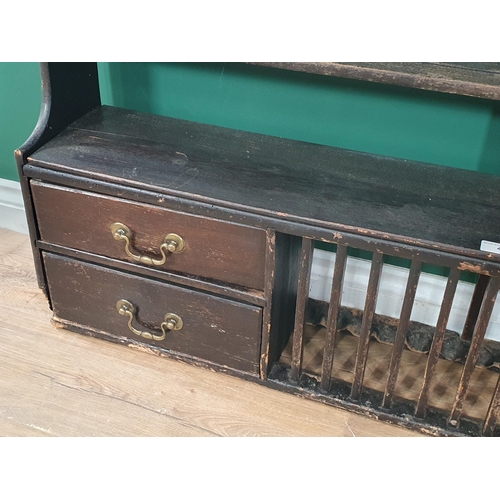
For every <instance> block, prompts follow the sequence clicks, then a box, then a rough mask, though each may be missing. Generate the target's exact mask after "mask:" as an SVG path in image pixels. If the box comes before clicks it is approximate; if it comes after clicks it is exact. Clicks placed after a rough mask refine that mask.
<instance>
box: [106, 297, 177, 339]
mask: <svg viewBox="0 0 500 500" xmlns="http://www.w3.org/2000/svg"><path fill="white" fill-rule="evenodd" d="M116 309H117V311H118V312H119V313H120V314H121V315H122V316H128V327H129V329H130V331H131V332H133V333H135V334H136V335H139V337H142V338H145V339H149V340H163V339H164V338H165V337H166V335H167V331H171V330H180V329H181V328H182V326H183V324H184V323H183V321H182V319H181V317H180V316H177V314H174V313H168V314H166V315H165V320H164V321H163V323H161V325H160V328H161V331H162V332H163V335H154V334H152V333H149V332H143V331H141V330H137V328H134V326H133V325H132V321H133V320H134V315H135V313H136V310H137V309H136V307H135V306H134V305H133V304H132V303H131V302H129V301H128V300H125V299H121V300H119V301H118V302H117V303H116Z"/></svg>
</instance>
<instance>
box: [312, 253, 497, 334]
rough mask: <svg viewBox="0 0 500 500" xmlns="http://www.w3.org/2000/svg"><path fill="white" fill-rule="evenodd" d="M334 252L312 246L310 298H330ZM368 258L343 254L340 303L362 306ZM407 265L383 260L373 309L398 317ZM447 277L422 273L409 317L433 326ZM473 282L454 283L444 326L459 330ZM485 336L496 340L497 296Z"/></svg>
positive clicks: (465, 314) (366, 282) (406, 275)
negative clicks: (455, 287) (449, 309)
mask: <svg viewBox="0 0 500 500" xmlns="http://www.w3.org/2000/svg"><path fill="white" fill-rule="evenodd" d="M334 264H335V253H332V252H326V251H324V250H314V255H313V265H312V272H311V287H310V291H309V296H310V297H312V298H313V299H318V300H324V301H326V302H328V301H329V300H330V293H331V287H332V277H333V266H334ZM370 266H371V263H370V261H367V260H364V259H357V258H354V257H348V258H347V264H346V271H345V277H344V288H343V291H342V299H341V302H342V305H344V306H346V307H355V308H357V309H363V308H364V303H365V297H366V289H367V287H368V277H369V274H370ZM408 273H409V271H408V269H404V268H401V267H397V266H392V265H389V264H384V266H383V268H382V274H381V277H380V286H379V292H378V296H377V305H376V308H375V312H377V313H378V314H384V315H386V316H391V317H393V318H398V317H399V313H400V312H401V307H402V305H403V297H404V292H405V288H406V281H407V279H408ZM446 282H447V278H444V277H442V276H435V275H433V274H427V273H422V274H421V276H420V280H419V282H418V287H417V292H416V295H415V303H414V305H413V310H412V314H411V319H412V320H413V321H419V322H420V323H424V324H426V325H432V326H435V325H436V322H437V319H438V315H439V309H440V307H441V301H442V299H443V295H444V289H445V287H446ZM473 291H474V285H473V284H471V283H465V282H463V281H460V282H459V283H458V286H457V291H456V293H455V298H454V300H453V307H452V309H451V313H450V318H449V321H448V329H449V330H453V331H455V332H459V333H461V332H462V330H463V327H464V324H465V318H466V316H467V312H468V310H469V304H470V301H471V298H472V293H473ZM486 338H489V339H492V340H497V341H500V300H497V302H496V304H495V307H494V309H493V314H492V315H491V320H490V324H489V326H488V330H487V331H486Z"/></svg>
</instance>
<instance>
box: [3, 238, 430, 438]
mask: <svg viewBox="0 0 500 500" xmlns="http://www.w3.org/2000/svg"><path fill="white" fill-rule="evenodd" d="M50 318H51V312H50V310H49V307H48V304H47V301H46V299H45V297H44V296H43V294H42V292H41V291H40V290H39V289H38V287H37V283H36V276H35V271H34V267H33V263H32V255H31V249H30V246H29V240H28V237H27V236H26V235H23V234H19V233H15V232H12V231H9V230H6V229H0V436H186V437H187V436H198V437H203V436H291V437H293V436H420V434H419V433H417V432H413V431H409V430H406V429H402V428H399V427H396V426H393V425H390V424H386V423H382V422H378V421H376V420H372V419H369V418H365V417H362V416H359V415H354V414H351V413H348V412H346V411H343V410H339V409H336V408H331V407H329V406H325V405H323V404H321V403H317V402H313V401H307V400H303V399H301V398H298V397H296V396H292V395H289V394H285V393H281V392H279V391H276V390H272V389H268V388H266V387H262V386H260V385H257V384H254V383H252V382H247V381H243V380H240V379H238V378H235V377H232V376H229V375H224V374H221V373H214V372H212V371H210V370H205V369H201V368H196V367H194V366H190V365H188V364H186V363H183V362H180V361H174V360H169V359H165V358H160V357H157V356H153V355H151V354H148V353H144V352H140V351H137V350H134V349H127V348H126V347H124V346H120V345H116V344H113V343H110V342H105V341H102V340H98V339H95V338H91V337H86V336H84V335H79V334H77V333H72V332H68V331H65V330H61V329H58V328H56V327H55V326H54V325H53V324H52V323H51V322H50Z"/></svg>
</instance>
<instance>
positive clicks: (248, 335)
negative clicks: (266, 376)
mask: <svg viewBox="0 0 500 500" xmlns="http://www.w3.org/2000/svg"><path fill="white" fill-rule="evenodd" d="M43 260H44V263H45V267H46V270H47V277H48V283H49V292H50V297H51V300H52V308H53V311H54V315H55V316H57V318H60V319H62V320H66V321H69V322H72V323H76V324H79V325H82V326H88V327H89V328H92V329H95V330H98V331H103V332H106V333H110V334H112V335H115V336H118V337H125V338H130V339H133V340H141V341H143V342H145V343H147V344H152V345H155V346H158V347H162V348H165V349H168V350H171V351H174V352H178V353H182V354H188V355H191V356H195V357H197V358H201V359H206V360H209V361H213V362H214V363H217V364H220V365H223V366H228V367H230V368H235V369H238V370H241V371H245V372H250V373H254V374H256V373H258V368H259V359H260V343H261V328H262V309H261V308H260V307H256V306H252V305H248V304H241V303H238V302H234V301H230V300H227V299H224V298H221V297H217V296H214V295H209V294H206V293H202V292H199V291H196V290H191V289H188V288H181V287H178V286H174V285H171V284H169V283H162V282H159V281H153V280H149V279H146V278H142V277H140V276H133V275H129V274H126V273H122V272H119V271H116V270H113V269H107V268H101V267H100V266H96V265H93V264H89V263H86V262H82V261H77V260H74V259H69V258H67V257H64V256H59V255H56V254H46V253H44V255H43ZM122 299H124V300H127V301H129V302H130V303H131V304H133V306H134V307H135V308H136V313H134V315H133V316H134V318H133V322H132V327H133V328H135V329H137V330H139V331H142V332H146V334H148V335H149V334H152V335H156V336H159V337H161V336H162V330H161V329H160V325H161V323H162V322H163V321H164V318H165V315H166V314H168V313H174V314H176V315H178V316H180V317H181V318H182V321H183V327H182V329H180V330H171V331H168V332H167V333H166V337H165V338H164V339H163V340H152V339H151V340H148V339H143V338H142V337H139V336H138V335H135V334H134V333H133V332H131V331H130V329H129V327H128V325H127V323H128V317H126V316H122V315H120V314H119V313H118V311H117V306H116V304H117V302H118V301H120V300H122Z"/></svg>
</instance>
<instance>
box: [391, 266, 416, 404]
mask: <svg viewBox="0 0 500 500" xmlns="http://www.w3.org/2000/svg"><path fill="white" fill-rule="evenodd" d="M421 267H422V262H421V261H420V260H416V259H415V260H413V261H412V263H411V268H410V274H409V275H408V282H407V284H406V290H405V296H404V299H403V306H402V308H401V314H400V316H399V324H398V329H397V332H396V339H395V340H394V347H393V349H392V356H391V363H390V366H389V377H388V379H387V385H386V388H385V393H384V399H383V401H382V406H383V407H384V408H389V406H390V405H391V402H392V396H393V394H394V388H395V387H396V381H397V379H398V372H399V363H400V361H401V355H402V354H403V349H404V346H405V340H406V333H407V331H408V324H409V322H410V315H411V310H412V308H413V302H414V301H415V293H416V291H417V285H418V279H419V277H420V270H421Z"/></svg>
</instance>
